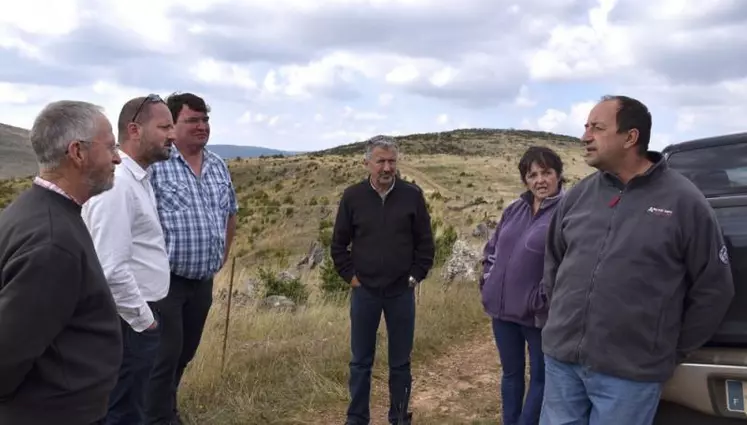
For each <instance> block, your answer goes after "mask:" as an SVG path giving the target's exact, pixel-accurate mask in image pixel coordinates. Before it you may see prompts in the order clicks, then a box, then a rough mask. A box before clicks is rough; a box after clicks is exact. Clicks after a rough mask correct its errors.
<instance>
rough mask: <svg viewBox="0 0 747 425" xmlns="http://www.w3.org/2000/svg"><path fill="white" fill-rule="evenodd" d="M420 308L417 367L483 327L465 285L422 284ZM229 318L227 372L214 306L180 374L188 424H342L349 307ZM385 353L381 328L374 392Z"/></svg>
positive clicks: (239, 313) (245, 311)
mask: <svg viewBox="0 0 747 425" xmlns="http://www.w3.org/2000/svg"><path fill="white" fill-rule="evenodd" d="M417 309H418V310H417V323H416V337H415V348H414V352H413V361H414V362H415V363H420V362H423V361H425V360H426V359H429V358H432V357H434V356H439V355H440V354H442V353H445V352H447V351H448V350H449V348H450V347H451V345H453V344H458V343H460V342H462V341H466V340H469V339H471V338H473V337H474V331H475V330H476V329H479V328H480V327H483V326H484V324H485V317H484V314H483V312H482V307H481V304H480V302H479V295H478V293H477V291H476V289H475V286H474V285H473V284H470V283H468V284H465V285H454V286H451V287H450V288H449V289H445V288H444V287H443V286H441V285H440V284H439V282H438V281H437V280H436V279H430V280H427V281H425V282H424V283H423V287H422V289H421V294H420V298H419V301H418V306H417ZM232 316H233V317H232V318H231V325H230V328H229V341H230V342H229V344H228V350H227V361H226V370H225V373H224V374H223V375H221V371H220V366H221V362H220V359H221V349H222V334H223V320H224V318H225V306H224V305H223V304H220V303H218V304H216V305H215V307H214V308H213V310H212V311H211V314H210V318H209V322H208V324H207V328H206V331H205V336H204V339H203V341H202V345H201V347H200V350H199V351H198V354H197V357H196V359H195V360H194V362H193V364H192V365H191V366H190V368H189V369H188V371H187V373H186V375H185V381H184V386H183V390H182V392H181V394H180V398H181V402H182V403H183V409H184V410H185V411H186V412H187V413H188V415H189V417H190V418H191V420H192V421H193V423H198V424H274V423H312V422H314V421H315V420H317V419H318V418H319V416H320V415H330V413H329V412H330V411H332V412H336V413H337V417H336V419H332V420H333V421H336V422H340V423H341V422H342V421H344V408H345V402H346V398H347V386H346V385H347V370H348V369H347V365H348V361H349V319H348V310H347V306H346V305H340V304H336V303H333V302H327V303H324V302H317V303H314V304H310V305H309V306H308V307H306V308H302V309H300V310H298V311H296V312H295V313H290V312H287V313H281V312H267V311H262V310H261V309H257V308H255V307H254V306H243V307H241V308H235V309H233V310H232ZM385 353H386V333H385V326H384V324H383V321H382V323H381V326H380V332H379V341H378V346H377V354H378V355H377V358H376V364H375V366H374V368H375V370H374V376H373V379H374V381H375V384H374V385H379V386H380V385H381V384H382V382H385V380H386V379H387V366H386V355H385ZM381 396H383V395H381ZM332 415H333V416H334V413H333V414H332Z"/></svg>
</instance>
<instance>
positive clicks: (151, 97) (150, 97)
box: [130, 93, 165, 122]
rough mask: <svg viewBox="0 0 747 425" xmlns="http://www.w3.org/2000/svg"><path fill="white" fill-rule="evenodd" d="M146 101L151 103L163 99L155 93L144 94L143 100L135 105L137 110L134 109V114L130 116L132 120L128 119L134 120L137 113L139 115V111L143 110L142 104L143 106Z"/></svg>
mask: <svg viewBox="0 0 747 425" xmlns="http://www.w3.org/2000/svg"><path fill="white" fill-rule="evenodd" d="M146 102H151V103H153V102H163V99H161V96H159V95H157V94H153V93H151V94H149V95H147V96H145V99H143V101H142V102H140V106H138V107H137V110H136V111H135V115H133V116H132V120H130V121H131V122H135V119H136V118H137V116H138V115H140V111H142V110H143V106H145V103H146ZM164 103H165V102H164Z"/></svg>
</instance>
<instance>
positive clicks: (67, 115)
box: [29, 100, 103, 170]
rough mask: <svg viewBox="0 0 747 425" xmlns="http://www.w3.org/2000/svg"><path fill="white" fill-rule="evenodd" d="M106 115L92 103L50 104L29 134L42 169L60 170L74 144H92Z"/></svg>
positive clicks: (69, 102)
mask: <svg viewBox="0 0 747 425" xmlns="http://www.w3.org/2000/svg"><path fill="white" fill-rule="evenodd" d="M102 114H103V108H102V107H100V106H98V105H94V104H92V103H88V102H82V101H76V100H60V101H57V102H52V103H49V104H47V106H45V107H44V109H42V111H41V112H40V113H39V115H37V116H36V119H35V120H34V124H33V126H32V127H31V131H30V134H29V138H30V139H31V146H32V147H33V149H34V153H35V154H36V160H37V162H38V163H39V168H40V169H42V170H53V169H55V168H57V167H59V166H60V162H61V161H62V159H63V158H65V154H66V153H67V147H68V145H69V144H70V142H72V141H75V140H80V141H85V142H90V141H91V139H92V138H93V137H94V136H95V135H96V130H97V128H96V126H97V122H96V121H97V120H98V118H99V117H100V116H101V115H102Z"/></svg>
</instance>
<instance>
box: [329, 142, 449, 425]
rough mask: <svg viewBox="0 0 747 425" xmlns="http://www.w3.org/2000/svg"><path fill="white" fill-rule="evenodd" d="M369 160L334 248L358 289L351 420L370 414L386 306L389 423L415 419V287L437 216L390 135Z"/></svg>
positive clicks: (343, 212)
mask: <svg viewBox="0 0 747 425" xmlns="http://www.w3.org/2000/svg"><path fill="white" fill-rule="evenodd" d="M364 162H365V164H366V166H367V168H368V171H369V172H370V175H369V177H368V178H367V179H366V180H364V181H362V182H360V183H357V184H354V185H352V186H350V187H348V188H347V189H346V190H345V191H344V193H343V195H342V199H341V200H340V205H339V207H338V210H337V218H336V220H335V226H334V232H333V236H332V244H331V248H330V249H331V254H332V259H333V261H334V264H335V267H336V269H337V272H338V273H339V274H340V276H341V277H342V278H343V279H345V281H346V282H349V283H350V286H351V287H352V294H351V306H350V319H351V349H352V357H353V358H352V361H351V362H350V394H351V401H350V405H349V407H348V412H347V418H348V419H347V424H349V425H357V424H368V423H369V420H370V413H369V403H370V394H371V367H372V365H373V361H374V352H375V348H376V332H377V330H378V327H379V322H380V320H381V314H382V311H383V313H384V318H385V320H386V326H387V335H388V338H389V391H390V403H391V405H390V408H389V422H390V423H392V424H397V425H400V424H403V425H404V424H406V425H409V424H410V423H411V414H410V413H408V405H409V399H410V387H411V383H412V376H411V372H410V353H411V351H412V344H413V337H414V332H415V293H414V289H415V287H416V286H417V285H418V284H419V283H420V282H421V281H422V280H423V279H425V277H426V276H427V275H428V272H429V271H430V268H431V267H432V265H433V256H434V253H435V249H434V245H433V235H432V233H431V220H430V215H429V214H428V210H427V209H426V205H425V198H424V196H423V192H422V191H421V190H420V188H418V187H417V186H415V185H414V184H411V183H408V182H406V181H404V180H401V179H399V178H398V177H397V172H396V167H397V146H396V145H395V143H394V141H393V140H392V139H391V138H388V137H384V136H377V137H374V138H372V139H370V140H369V141H368V142H367V143H366V156H365V161H364ZM351 242H352V248H351V249H350V250H348V245H349V244H350V243H351Z"/></svg>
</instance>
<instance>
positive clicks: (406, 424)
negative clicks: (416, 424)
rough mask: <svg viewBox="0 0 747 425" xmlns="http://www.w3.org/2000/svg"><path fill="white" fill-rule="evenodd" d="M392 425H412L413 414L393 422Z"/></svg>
mask: <svg viewBox="0 0 747 425" xmlns="http://www.w3.org/2000/svg"><path fill="white" fill-rule="evenodd" d="M391 425H412V412H410V413H408V414H407V416H405V417H404V418H402V419H397V420H395V421H394V422H391Z"/></svg>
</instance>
